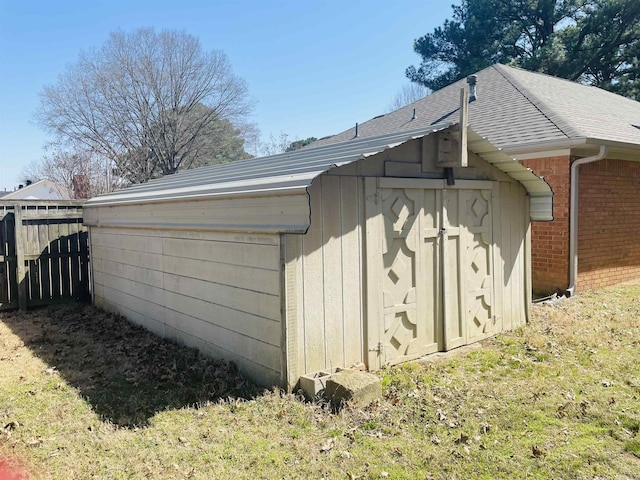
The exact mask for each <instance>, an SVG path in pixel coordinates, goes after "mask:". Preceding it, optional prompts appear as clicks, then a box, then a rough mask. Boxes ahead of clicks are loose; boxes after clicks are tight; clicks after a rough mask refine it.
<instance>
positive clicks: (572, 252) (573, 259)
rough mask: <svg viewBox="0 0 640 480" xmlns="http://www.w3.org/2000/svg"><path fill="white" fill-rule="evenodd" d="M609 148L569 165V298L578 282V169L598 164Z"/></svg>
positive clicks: (604, 147)
mask: <svg viewBox="0 0 640 480" xmlns="http://www.w3.org/2000/svg"><path fill="white" fill-rule="evenodd" d="M608 152H609V147H607V146H606V145H600V152H599V153H598V154H597V155H593V156H591V157H584V158H579V159H578V160H576V161H575V162H573V163H572V164H571V184H570V187H569V188H571V200H570V205H569V208H570V210H569V287H568V288H567V291H566V295H567V297H570V296H571V295H573V293H574V292H575V290H576V284H577V282H578V167H579V166H580V165H584V164H585V163H593V162H598V161H600V160H602V159H604V158H605V157H606V156H607V153H608Z"/></svg>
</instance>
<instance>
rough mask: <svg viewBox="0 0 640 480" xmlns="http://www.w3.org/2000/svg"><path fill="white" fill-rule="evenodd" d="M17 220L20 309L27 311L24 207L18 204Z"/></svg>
mask: <svg viewBox="0 0 640 480" xmlns="http://www.w3.org/2000/svg"><path fill="white" fill-rule="evenodd" d="M13 216H14V220H15V230H16V231H15V238H16V257H17V264H18V265H17V270H18V272H17V273H18V307H19V308H20V310H26V309H27V267H26V265H25V264H24V263H25V238H24V226H23V225H22V205H21V204H16V205H15V208H14V210H13Z"/></svg>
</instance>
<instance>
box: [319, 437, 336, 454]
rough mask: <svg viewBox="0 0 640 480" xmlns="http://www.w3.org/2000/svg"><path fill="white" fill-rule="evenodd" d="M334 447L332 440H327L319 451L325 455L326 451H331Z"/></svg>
mask: <svg viewBox="0 0 640 480" xmlns="http://www.w3.org/2000/svg"><path fill="white" fill-rule="evenodd" d="M334 446H335V441H334V440H333V438H330V439H329V440H327V441H326V442H325V443H324V445H322V446H321V447H320V451H321V452H322V453H326V452H328V451H330V450H331V449H333V447H334Z"/></svg>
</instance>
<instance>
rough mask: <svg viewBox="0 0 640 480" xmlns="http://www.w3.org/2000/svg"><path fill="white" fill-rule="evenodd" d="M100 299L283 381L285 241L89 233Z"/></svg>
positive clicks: (266, 379)
mask: <svg viewBox="0 0 640 480" xmlns="http://www.w3.org/2000/svg"><path fill="white" fill-rule="evenodd" d="M91 242H92V244H91V247H92V255H93V256H92V258H93V272H94V277H93V278H94V291H95V302H96V304H97V305H99V306H101V307H103V308H105V309H107V310H109V311H113V312H117V313H119V314H122V315H124V316H126V317H127V318H129V319H130V320H132V321H133V322H135V323H138V324H140V325H141V326H143V327H145V328H147V329H148V330H150V331H152V332H154V333H156V334H158V335H161V336H164V337H167V338H169V339H172V340H174V341H177V342H178V343H180V344H183V345H187V346H191V347H195V348H198V349H200V350H202V351H203V352H205V353H207V354H209V355H212V356H215V357H224V358H225V359H228V360H233V361H234V362H236V363H237V365H238V367H239V368H240V370H241V371H243V372H244V373H245V374H247V375H248V376H249V377H251V378H253V379H254V380H256V381H258V382H260V383H264V384H277V383H281V381H282V378H281V372H282V366H281V364H282V358H281V357H282V355H281V336H282V335H281V331H282V328H281V292H280V238H279V236H278V235H274V234H260V235H251V234H234V233H221V232H193V231H185V232H182V231H176V230H148V229H131V228H127V229H125V228H100V227H92V228H91Z"/></svg>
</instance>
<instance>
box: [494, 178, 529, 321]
mask: <svg viewBox="0 0 640 480" xmlns="http://www.w3.org/2000/svg"><path fill="white" fill-rule="evenodd" d="M499 192H500V193H499V195H498V199H499V201H497V202H494V209H495V211H494V218H496V219H499V221H498V222H495V223H494V227H495V228H497V229H498V232H497V233H498V234H497V235H494V239H495V242H496V247H497V248H496V249H495V257H496V258H494V262H497V264H495V267H496V268H494V272H495V275H496V278H495V285H496V292H498V294H497V295H496V299H497V300H498V305H496V306H497V315H498V316H499V318H498V321H497V322H496V330H497V331H500V330H512V329H514V328H516V327H518V326H520V325H524V324H525V323H526V322H527V313H526V312H527V310H526V302H527V298H528V295H525V292H526V291H527V288H528V285H529V279H528V278H527V277H528V275H529V274H530V272H529V271H528V269H527V268H526V259H527V243H526V238H527V230H528V228H529V221H528V220H527V218H526V216H525V215H523V214H522V212H527V211H528V208H529V207H528V205H527V197H526V194H525V192H524V188H523V187H522V186H521V185H519V184H517V183H513V182H500V190H499Z"/></svg>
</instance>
